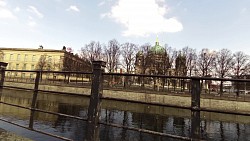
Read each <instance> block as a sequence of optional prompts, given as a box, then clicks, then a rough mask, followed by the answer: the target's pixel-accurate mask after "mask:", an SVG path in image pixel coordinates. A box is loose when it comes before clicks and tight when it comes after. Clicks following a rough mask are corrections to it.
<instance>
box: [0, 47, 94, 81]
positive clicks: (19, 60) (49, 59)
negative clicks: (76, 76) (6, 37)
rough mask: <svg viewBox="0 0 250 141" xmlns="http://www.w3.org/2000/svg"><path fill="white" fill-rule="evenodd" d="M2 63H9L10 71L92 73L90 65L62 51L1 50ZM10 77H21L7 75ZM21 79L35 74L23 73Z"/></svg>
mask: <svg viewBox="0 0 250 141" xmlns="http://www.w3.org/2000/svg"><path fill="white" fill-rule="evenodd" d="M0 61H2V62H7V63H8V66H7V69H9V70H51V71H90V70H91V66H90V63H89V62H88V61H86V60H84V59H82V58H80V57H79V56H77V55H74V54H73V53H71V52H67V51H66V47H63V49H62V50H54V49H43V47H42V46H40V47H39V48H38V49H29V48H0ZM10 75H20V74H17V73H15V74H11V73H10V72H8V73H7V76H10ZM21 77H25V78H33V77H34V73H22V74H21Z"/></svg>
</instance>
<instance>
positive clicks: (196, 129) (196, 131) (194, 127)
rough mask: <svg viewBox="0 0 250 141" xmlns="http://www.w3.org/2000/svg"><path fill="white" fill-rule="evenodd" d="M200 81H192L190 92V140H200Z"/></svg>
mask: <svg viewBox="0 0 250 141" xmlns="http://www.w3.org/2000/svg"><path fill="white" fill-rule="evenodd" d="M200 81H201V80H200V79H197V78H194V79H192V90H191V138H193V139H195V140H200V134H201V131H200V94H201V83H200Z"/></svg>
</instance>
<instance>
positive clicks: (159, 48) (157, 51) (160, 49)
mask: <svg viewBox="0 0 250 141" xmlns="http://www.w3.org/2000/svg"><path fill="white" fill-rule="evenodd" d="M150 51H151V52H153V53H155V54H160V53H164V52H165V49H164V48H163V47H162V46H160V45H159V42H158V41H156V42H155V46H153V47H152V48H151V49H150Z"/></svg>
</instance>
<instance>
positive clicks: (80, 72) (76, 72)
mask: <svg viewBox="0 0 250 141" xmlns="http://www.w3.org/2000/svg"><path fill="white" fill-rule="evenodd" d="M5 71H9V72H34V73H36V72H42V73H63V74H66V73H72V74H93V73H92V72H82V71H40V70H5Z"/></svg>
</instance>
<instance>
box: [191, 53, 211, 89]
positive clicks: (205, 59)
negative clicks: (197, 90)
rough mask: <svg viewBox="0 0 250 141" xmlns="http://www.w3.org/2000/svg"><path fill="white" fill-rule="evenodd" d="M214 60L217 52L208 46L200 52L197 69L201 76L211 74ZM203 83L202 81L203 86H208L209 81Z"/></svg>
mask: <svg viewBox="0 0 250 141" xmlns="http://www.w3.org/2000/svg"><path fill="white" fill-rule="evenodd" d="M214 60H215V52H210V51H209V49H207V48H204V49H202V50H201V52H200V53H199V54H198V61H197V70H195V71H196V72H198V73H199V75H200V76H203V77H208V76H209V75H211V74H210V73H211V72H212V69H213V67H214V66H213V64H214ZM203 84H204V83H203V81H202V86H203V87H206V86H207V81H205V85H203Z"/></svg>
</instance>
